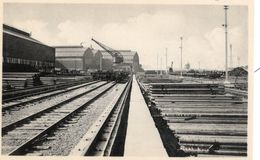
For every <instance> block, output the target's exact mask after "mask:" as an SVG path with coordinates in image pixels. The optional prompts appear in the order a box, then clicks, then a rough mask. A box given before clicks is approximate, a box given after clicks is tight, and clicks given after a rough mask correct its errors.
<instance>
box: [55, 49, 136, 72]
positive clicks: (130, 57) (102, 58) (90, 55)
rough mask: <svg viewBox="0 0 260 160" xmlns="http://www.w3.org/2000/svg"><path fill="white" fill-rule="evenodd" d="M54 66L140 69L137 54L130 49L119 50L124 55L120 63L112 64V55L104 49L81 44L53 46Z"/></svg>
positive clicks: (85, 70)
mask: <svg viewBox="0 0 260 160" xmlns="http://www.w3.org/2000/svg"><path fill="white" fill-rule="evenodd" d="M55 52H56V67H57V68H63V69H67V70H68V71H73V70H76V71H83V72H89V71H95V70H99V69H102V70H111V69H114V70H124V71H130V72H131V71H133V72H138V71H139V70H140V66H141V65H140V64H139V56H138V54H137V52H135V51H131V50H119V52H120V53H121V54H122V55H123V57H124V62H123V63H121V64H116V65H115V64H113V58H112V56H111V55H110V54H109V53H107V52H106V51H100V50H96V49H93V48H86V47H83V46H55Z"/></svg>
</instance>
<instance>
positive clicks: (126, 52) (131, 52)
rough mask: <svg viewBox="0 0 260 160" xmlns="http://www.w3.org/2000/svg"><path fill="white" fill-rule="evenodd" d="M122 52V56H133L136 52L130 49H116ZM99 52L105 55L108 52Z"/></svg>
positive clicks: (107, 54)
mask: <svg viewBox="0 0 260 160" xmlns="http://www.w3.org/2000/svg"><path fill="white" fill-rule="evenodd" d="M117 51H118V52H120V53H121V54H122V56H134V55H135V54H137V52H136V51H131V50H117ZM101 53H102V54H103V55H105V56H109V55H110V54H109V53H108V52H107V51H104V50H102V51H101Z"/></svg>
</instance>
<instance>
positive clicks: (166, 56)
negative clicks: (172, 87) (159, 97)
mask: <svg viewBox="0 0 260 160" xmlns="http://www.w3.org/2000/svg"><path fill="white" fill-rule="evenodd" d="M167 59H168V55H167V48H166V53H165V63H166V64H165V66H166V72H165V73H166V74H167Z"/></svg>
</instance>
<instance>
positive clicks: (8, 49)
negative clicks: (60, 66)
mask: <svg viewBox="0 0 260 160" xmlns="http://www.w3.org/2000/svg"><path fill="white" fill-rule="evenodd" d="M54 64H55V49H54V48H52V47H50V46H47V45H45V44H43V43H42V42H40V41H38V40H36V39H34V38H32V37H31V35H30V34H29V33H27V32H24V31H22V30H19V29H17V28H14V27H11V26H8V25H5V24H3V71H4V72H38V71H43V72H51V71H52V70H53V69H54Z"/></svg>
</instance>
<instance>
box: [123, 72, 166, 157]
mask: <svg viewBox="0 0 260 160" xmlns="http://www.w3.org/2000/svg"><path fill="white" fill-rule="evenodd" d="M124 156H135V157H136V156H137V157H144V156H145V157H155V156H156V157H168V155H167V152H166V150H165V148H164V146H163V143H162V140H161V138H160V134H159V132H158V130H157V128H156V126H155V124H154V121H153V119H152V116H151V114H150V112H149V109H148V106H147V105H146V103H145V101H144V98H143V96H142V93H141V90H140V88H139V86H138V83H137V81H136V78H135V76H133V84H132V91H131V99H130V107H129V116H128V128H127V134H126V142H125V153H124Z"/></svg>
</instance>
